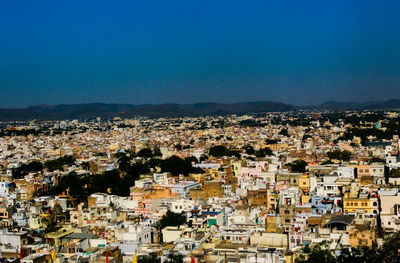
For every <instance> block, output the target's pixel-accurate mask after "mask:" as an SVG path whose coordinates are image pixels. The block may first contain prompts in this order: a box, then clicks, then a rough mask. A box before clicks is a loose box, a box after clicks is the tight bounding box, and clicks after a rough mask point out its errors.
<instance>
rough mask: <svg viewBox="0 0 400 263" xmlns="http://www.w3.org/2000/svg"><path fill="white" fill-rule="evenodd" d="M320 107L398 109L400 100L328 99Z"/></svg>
mask: <svg viewBox="0 0 400 263" xmlns="http://www.w3.org/2000/svg"><path fill="white" fill-rule="evenodd" d="M318 108H320V109H331V110H379V109H382V110H383V109H400V100H396V99H391V100H387V101H381V102H376V101H368V102H362V103H359V102H339V101H329V102H325V103H323V104H321V105H320V106H319V107H318Z"/></svg>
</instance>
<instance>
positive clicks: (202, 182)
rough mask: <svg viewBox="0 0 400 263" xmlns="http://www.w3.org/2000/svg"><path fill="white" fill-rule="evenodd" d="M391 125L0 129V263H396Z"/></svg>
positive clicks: (34, 125)
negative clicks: (0, 227)
mask: <svg viewBox="0 0 400 263" xmlns="http://www.w3.org/2000/svg"><path fill="white" fill-rule="evenodd" d="M399 121H400V116H399V113H398V112H397V111H367V110H365V111H346V112H344V111H336V112H334V111H321V112H317V111H298V112H273V113H264V114H248V115H230V116H203V117H185V118H154V119H153V118H147V117H137V118H134V119H123V118H119V117H115V118H113V119H109V120H102V119H101V118H100V117H97V118H93V119H86V120H64V121H35V120H33V121H28V122H8V123H2V124H1V137H0V168H1V184H0V196H1V207H0V220H1V226H2V232H1V233H0V243H1V247H0V248H1V256H2V260H3V261H4V260H7V261H5V262H24V263H36V262H60V263H61V262H274V263H275V262H276V263H278V262H350V261H355V260H358V261H357V262H394V261H391V260H398V258H399V254H398V253H397V248H396V246H397V245H398V244H399V243H400V236H399V234H398V232H397V231H398V230H400V213H399V212H398V207H399V206H400V193H399V185H400V160H399V136H398V135H399V133H400V131H399V129H400V126H399ZM393 246H395V247H393ZM385 257H387V258H389V259H388V260H387V261H383V260H384V258H385ZM321 258H324V260H322V259H321ZM379 260H380V261H379Z"/></svg>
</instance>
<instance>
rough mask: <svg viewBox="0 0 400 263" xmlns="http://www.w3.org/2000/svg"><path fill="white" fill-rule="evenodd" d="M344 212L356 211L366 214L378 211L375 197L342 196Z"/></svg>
mask: <svg viewBox="0 0 400 263" xmlns="http://www.w3.org/2000/svg"><path fill="white" fill-rule="evenodd" d="M343 211H344V213H356V212H357V211H359V212H363V213H367V214H377V213H378V199H377V198H344V199H343Z"/></svg>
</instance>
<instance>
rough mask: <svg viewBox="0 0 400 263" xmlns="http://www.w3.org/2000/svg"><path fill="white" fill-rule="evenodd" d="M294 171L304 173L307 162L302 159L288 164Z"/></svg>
mask: <svg viewBox="0 0 400 263" xmlns="http://www.w3.org/2000/svg"><path fill="white" fill-rule="evenodd" d="M289 166H290V167H291V169H292V172H294V173H304V172H305V171H306V166H307V162H306V161H304V160H301V159H299V160H296V161H294V162H292V163H291V164H289Z"/></svg>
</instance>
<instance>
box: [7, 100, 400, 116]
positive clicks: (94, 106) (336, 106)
mask: <svg viewBox="0 0 400 263" xmlns="http://www.w3.org/2000/svg"><path fill="white" fill-rule="evenodd" d="M396 108H397V109H400V100H398V99H389V100H386V101H381V102H379V101H378V102H376V101H368V102H340V101H327V102H325V103H322V104H321V105H318V106H296V105H291V104H285V103H280V102H274V101H252V102H237V103H218V102H199V103H191V104H179V103H164V104H139V105H136V104H119V103H98V102H97V103H96V102H95V103H83V104H59V105H46V104H41V105H35V106H29V107H26V108H13V109H7V108H0V121H26V120H32V119H38V120H63V119H90V118H95V117H102V118H112V117H117V116H119V117H135V116H149V117H167V116H171V117H182V116H204V115H226V114H246V113H262V112H287V111H296V110H302V109H309V110H368V109H370V110H378V109H382V110H383V109H396Z"/></svg>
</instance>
